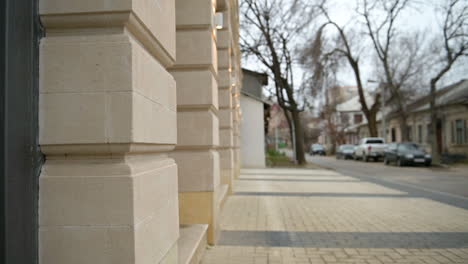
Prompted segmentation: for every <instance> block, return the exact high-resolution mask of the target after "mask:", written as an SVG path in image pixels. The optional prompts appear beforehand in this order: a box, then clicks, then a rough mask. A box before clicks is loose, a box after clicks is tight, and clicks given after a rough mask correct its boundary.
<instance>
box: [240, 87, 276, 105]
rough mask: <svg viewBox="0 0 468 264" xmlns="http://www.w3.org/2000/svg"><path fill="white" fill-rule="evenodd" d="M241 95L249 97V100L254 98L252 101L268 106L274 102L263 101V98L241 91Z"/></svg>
mask: <svg viewBox="0 0 468 264" xmlns="http://www.w3.org/2000/svg"><path fill="white" fill-rule="evenodd" d="M241 94H243V95H245V96H247V97H249V98H252V99H254V100H256V101H259V102H262V103H264V104H266V105H273V103H272V102H270V101H268V100H266V99H263V98H259V97H258V96H255V95H252V94H250V93H249V92H247V91H244V90H241Z"/></svg>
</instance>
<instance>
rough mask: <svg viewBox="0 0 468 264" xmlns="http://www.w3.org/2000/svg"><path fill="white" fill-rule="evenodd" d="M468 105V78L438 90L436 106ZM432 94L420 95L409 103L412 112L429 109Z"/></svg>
mask: <svg viewBox="0 0 468 264" xmlns="http://www.w3.org/2000/svg"><path fill="white" fill-rule="evenodd" d="M454 104H463V105H468V80H461V81H459V82H457V83H454V84H452V85H449V86H446V87H444V88H442V89H440V90H438V91H437V92H436V106H448V105H454ZM429 107H430V95H426V96H423V97H420V98H419V99H417V100H416V101H414V102H413V103H411V104H410V105H409V109H411V110H410V111H411V112H419V111H425V110H429Z"/></svg>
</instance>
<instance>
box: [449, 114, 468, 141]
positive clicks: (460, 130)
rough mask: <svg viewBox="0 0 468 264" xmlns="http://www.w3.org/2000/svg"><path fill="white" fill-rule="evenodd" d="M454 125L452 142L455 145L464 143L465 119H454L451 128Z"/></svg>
mask: <svg viewBox="0 0 468 264" xmlns="http://www.w3.org/2000/svg"><path fill="white" fill-rule="evenodd" d="M453 127H455V130H454V133H452V134H453V136H454V141H455V142H454V143H455V144H457V145H461V144H465V142H466V141H465V127H466V121H465V120H460V119H458V120H455V122H454V123H453V124H452V128H453Z"/></svg>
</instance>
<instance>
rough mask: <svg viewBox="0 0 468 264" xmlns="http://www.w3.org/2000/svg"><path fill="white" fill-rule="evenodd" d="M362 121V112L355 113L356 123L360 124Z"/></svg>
mask: <svg viewBox="0 0 468 264" xmlns="http://www.w3.org/2000/svg"><path fill="white" fill-rule="evenodd" d="M360 123H362V115H361V114H355V115H354V124H360Z"/></svg>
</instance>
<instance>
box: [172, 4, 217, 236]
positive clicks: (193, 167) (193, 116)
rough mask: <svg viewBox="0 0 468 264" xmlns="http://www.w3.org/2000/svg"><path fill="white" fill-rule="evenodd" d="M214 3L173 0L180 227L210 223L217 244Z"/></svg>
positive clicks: (176, 154)
mask: <svg viewBox="0 0 468 264" xmlns="http://www.w3.org/2000/svg"><path fill="white" fill-rule="evenodd" d="M215 12H216V2H215V1H213V0H176V26H177V27H176V28H177V31H176V43H177V44H176V47H177V49H176V50H177V60H176V63H175V65H174V66H173V67H172V68H171V73H172V75H173V76H174V78H175V80H176V82H177V84H178V89H177V130H178V133H177V141H178V144H177V147H176V149H175V151H174V152H172V153H171V154H170V155H171V157H173V158H174V159H175V160H176V162H177V164H178V166H179V197H180V201H179V202H180V203H179V207H180V208H179V209H180V222H181V224H209V229H208V240H209V242H210V243H211V244H213V243H214V242H215V240H216V234H217V227H218V217H217V216H218V212H217V210H216V208H217V201H216V195H215V193H216V191H218V189H219V188H220V159H219V153H218V150H217V148H218V146H219V107H218V82H217V75H218V50H217V47H216V28H215V25H214V16H215Z"/></svg>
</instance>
